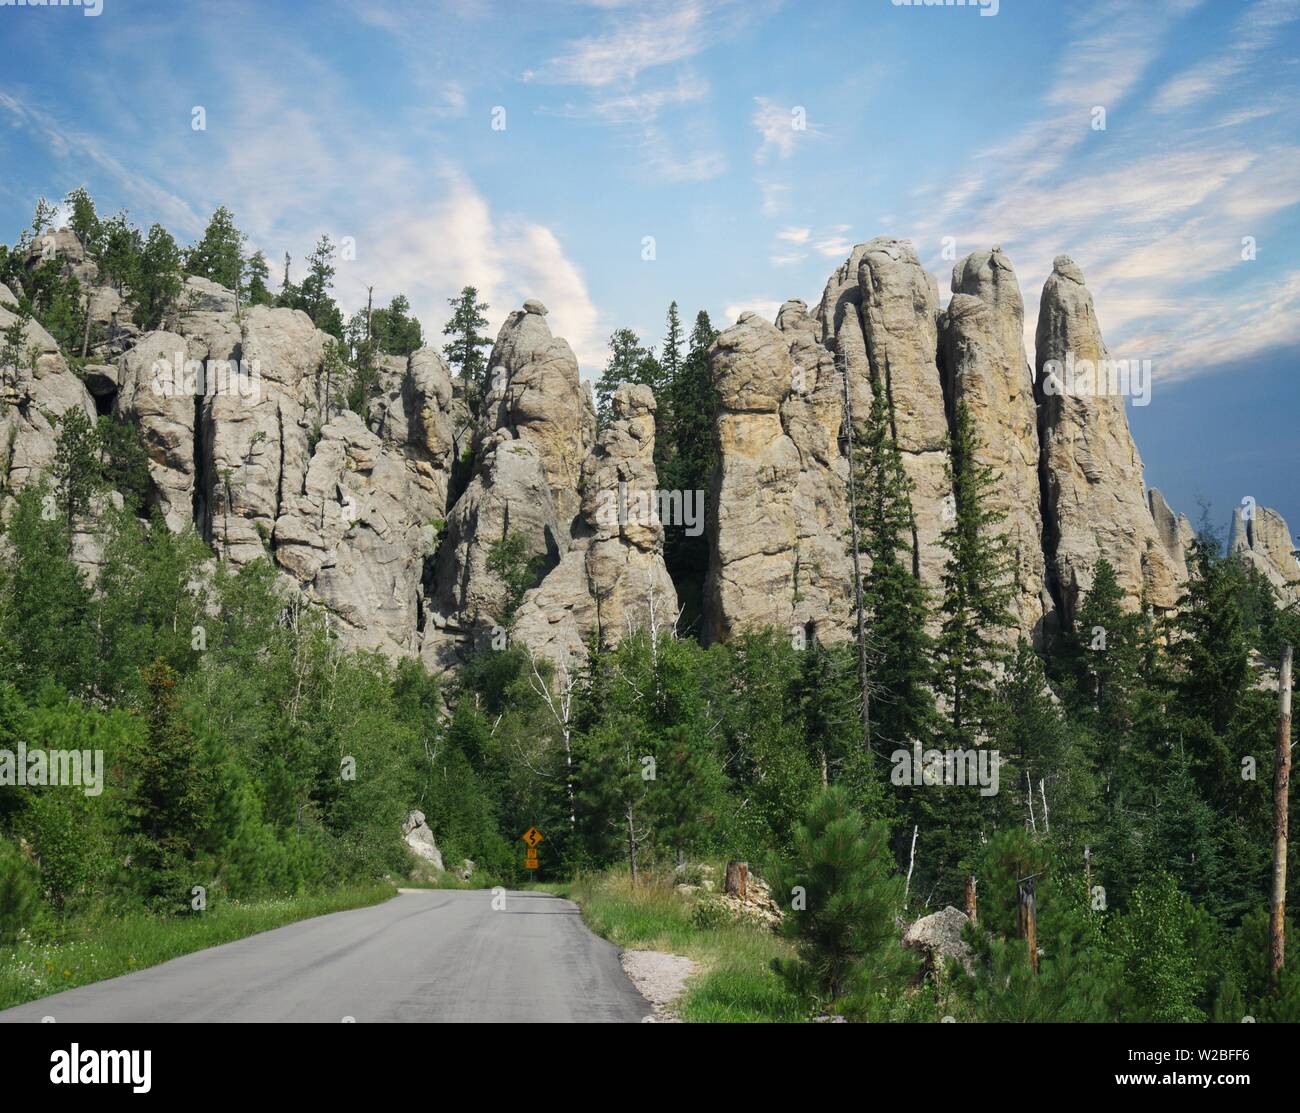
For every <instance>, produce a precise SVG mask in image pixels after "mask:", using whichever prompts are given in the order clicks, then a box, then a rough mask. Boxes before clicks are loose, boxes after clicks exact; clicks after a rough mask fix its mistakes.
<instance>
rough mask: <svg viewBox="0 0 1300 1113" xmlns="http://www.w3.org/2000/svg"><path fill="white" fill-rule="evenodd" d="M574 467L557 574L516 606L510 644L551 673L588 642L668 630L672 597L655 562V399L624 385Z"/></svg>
mask: <svg viewBox="0 0 1300 1113" xmlns="http://www.w3.org/2000/svg"><path fill="white" fill-rule="evenodd" d="M610 412H611V417H610V421H609V423H608V424H607V425H606V427H605V428H604V429H603V430H602V432H601V434H600V438H599V440H598V441H597V443H596V445H595V447H594V448H593V450H592V452H591V454H590V455H589V456H588V457H587V459H586V460H585V461H584V463H583V468H582V479H581V497H582V503H581V512H580V514H579V517H578V520H577V521H576V522H575V523H574V526H573V528H572V531H571V532H572V534H573V541H572V543H571V547H570V548H569V550H568V551H567V552H566V553H565V554H564V555H563V557H561V559H560V562H559V564H558V565H557V567H556V568H555V569H554V570H552V571H551V572H550V573H549V574H548V575H547V576H546V578H545V579H544V580H542V582H541V584H540V585H539V586H538V587H537V588H535V589H534V590H533V591H531V592H529V593H528V595H527V596H526V597H525V599H524V602H523V605H522V607H521V610H520V615H519V620H518V623H517V626H516V631H515V633H516V636H517V637H518V639H519V640H520V641H521V642H522V643H523V644H525V645H527V646H528V647H529V648H530V649H531V650H532V651H533V652H535V653H539V654H542V655H544V656H546V657H548V658H550V659H551V660H552V661H553V662H555V663H557V664H559V665H567V663H568V662H570V661H572V660H574V659H575V658H578V657H580V656H581V655H582V654H583V653H584V652H585V644H586V642H587V640H588V639H589V638H593V637H594V639H595V641H596V643H597V644H598V645H600V646H601V647H602V648H609V647H610V646H612V645H615V644H617V643H618V642H619V641H620V640H621V639H622V638H623V637H625V636H626V635H627V634H628V633H631V632H632V631H635V630H639V629H640V630H653V631H655V632H656V633H662V632H663V631H665V630H670V629H671V628H672V626H673V624H674V622H675V621H676V618H677V591H676V589H675V588H674V586H673V582H672V579H671V577H670V576H669V575H668V568H667V566H666V565H665V564H664V559H663V538H664V527H663V525H662V523H661V521H660V517H659V500H658V486H659V484H658V477H657V475H656V472H655V465H654V447H655V399H654V395H653V394H652V393H651V392H650V390H649V389H648V388H647V387H644V386H638V385H628V384H624V385H622V386H620V387H619V388H618V389H617V390H616V391H615V392H614V394H613V396H612V397H611V399H610Z"/></svg>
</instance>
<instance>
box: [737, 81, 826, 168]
mask: <svg viewBox="0 0 1300 1113" xmlns="http://www.w3.org/2000/svg"><path fill="white" fill-rule="evenodd" d="M754 103H755V104H756V105H758V108H757V109H755V111H754V115H753V116H752V117H751V118H750V120H751V123H753V125H754V127H755V128H756V129H757V130H758V134H759V136H760V137H761V138H762V142H761V143H760V144H759V147H758V150H757V151H755V152H754V161H755V162H757V163H758V164H759V165H760V166H761V165H763V164H764V163H766V162H768V161H769V159H771V158H772V157H773V156H775V157H776V158H778V159H787V158H789V157H790V156H791V155H792V154H794V149H795V145H796V144H797V143H799V142H800V141H801V140H806V139H808V138H809V137H820V136H822V135H823V134H824V132H823V130H822V129H821V127H819V126H818V125H817V124H812V123H809V122H808V117H807V110H806V109H805V108H804V107H803V106H802V105H797V104H796V105H787V104H778V103H777V102H776V101H774V100H771V99H769V98H768V97H755V98H754Z"/></svg>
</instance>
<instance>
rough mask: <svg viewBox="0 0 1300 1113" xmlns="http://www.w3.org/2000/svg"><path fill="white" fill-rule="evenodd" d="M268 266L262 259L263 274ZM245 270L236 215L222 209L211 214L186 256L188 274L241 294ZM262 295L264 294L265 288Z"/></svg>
mask: <svg viewBox="0 0 1300 1113" xmlns="http://www.w3.org/2000/svg"><path fill="white" fill-rule="evenodd" d="M265 266H266V260H265V258H263V260H262V268H263V270H265ZM244 269H245V262H244V233H243V232H241V231H240V230H239V229H238V228H236V227H235V215H234V213H232V212H231V211H230V210H229V209H228V208H226V206H225V205H222V206H221V207H220V208H219V209H217V211H216V212H215V213H213V214H212V219H211V220H209V221H208V226H207V228H205V229H204V231H203V237H202V239H200V240H199V242H198V243H196V244H195V245H194V246H193V247H191V248H190V249H189V250H188V251H186V252H185V270H186V272H187V273H188V274H192V275H195V276H196V277H198V278H206V279H209V280H210V281H212V282H215V283H217V284H218V285H219V286H224V287H225V288H226V289H227V290H231V291H238V290H241V289H242V288H243V278H244ZM262 291H263V293H264V292H265V285H263V287H262ZM254 304H256V303H254Z"/></svg>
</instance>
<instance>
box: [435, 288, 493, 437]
mask: <svg viewBox="0 0 1300 1113" xmlns="http://www.w3.org/2000/svg"><path fill="white" fill-rule="evenodd" d="M447 304H448V305H450V306H451V309H452V314H451V319H450V320H449V321H448V322H447V323H446V325H444V326H443V329H442V334H443V336H450V337H451V340H450V341H448V342H447V343H446V344H445V345H443V349H442V350H443V353H444V354H445V355H446V357H447V365H448V366H449V367H450V368H451V370H452V373H453V374H454V375H456V376H457V377H458V378H459V379H460V380H461V383H462V384H463V386H464V390H465V404H466V405H467V406H468V407H469V412H470V417H471V419H475V420H476V419H477V418H478V416H479V414H480V413H481V412H482V408H483V400H484V398H486V397H487V392H488V380H487V373H488V366H487V356H486V355H485V354H484V353H483V349H484V348H490V347H491V346H492V340H491V338H490V337H487V336H484V335H483V334H482V332H481V331H480V330H481V329H485V328H487V318H486V317H485V316H483V314H484V313H486V312H487V311H488V309H489V308H490V306H489V305H488V304H487V302H485V301H479V300H478V290H477V289H475V288H474V287H473V286H466V287H465V288H464V289H462V290H461V292H460V293H459V294H458V295H457V296H456V297H454V298H448V299H447Z"/></svg>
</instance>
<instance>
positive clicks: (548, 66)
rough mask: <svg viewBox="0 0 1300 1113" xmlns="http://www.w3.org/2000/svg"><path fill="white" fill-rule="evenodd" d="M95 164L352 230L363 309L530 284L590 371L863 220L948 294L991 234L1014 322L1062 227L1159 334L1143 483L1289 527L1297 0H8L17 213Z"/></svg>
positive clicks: (184, 217) (182, 208)
mask: <svg viewBox="0 0 1300 1113" xmlns="http://www.w3.org/2000/svg"><path fill="white" fill-rule="evenodd" d="M96 8H99V9H100V10H99V14H97V15H92V14H90V13H91V12H93V11H94V10H95V9H96ZM196 109H201V110H202V116H203V120H202V122H203V124H204V126H203V128H202V129H196V127H195V121H196ZM80 184H84V185H85V186H86V187H87V188H88V189H89V190H90V192H91V193H92V195H93V196H94V197H95V199H96V201H97V203H98V204H99V207H100V210H101V212H114V211H116V210H118V209H121V208H125V209H127V210H128V211H129V212H130V214H131V216H132V218H133V219H134V220H135V221H136V222H137V223H138V224H141V225H142V226H147V225H148V224H150V223H153V222H154V221H157V222H159V223H161V224H163V225H165V226H166V227H167V228H169V229H170V230H171V231H172V232H173V233H174V234H175V235H176V236H177V238H178V239H179V240H180V241H181V242H182V243H188V242H192V241H193V240H194V239H195V238H197V237H198V235H199V234H200V233H201V232H202V229H203V226H204V224H205V223H206V221H207V218H208V216H209V215H210V214H211V213H212V211H213V210H214V209H215V208H216V207H217V206H219V205H223V204H224V205H227V206H229V207H230V208H231V209H232V210H233V211H234V213H235V216H236V219H237V221H238V223H239V225H240V227H241V228H242V229H243V230H244V231H245V232H246V233H247V234H248V238H249V244H250V249H259V248H260V249H261V250H263V251H265V252H266V254H267V256H268V257H269V258H270V259H271V260H272V270H273V275H274V276H275V277H276V279H277V281H278V272H279V267H280V262H279V261H280V260H281V259H282V257H283V255H284V253H285V252H286V251H287V252H290V253H291V254H292V256H293V258H294V259H295V261H296V264H295V265H296V268H297V269H296V272H295V277H296V278H300V277H301V275H302V265H301V260H303V259H304V258H305V257H306V255H307V253H308V252H309V251H310V249H311V247H312V245H313V244H314V242H315V241H316V239H317V238H318V237H319V236H320V235H321V234H322V233H328V234H329V235H330V236H331V238H332V239H333V240H334V241H335V242H340V241H343V240H344V239H345V238H348V237H350V240H349V242H351V243H354V244H355V258H354V259H348V260H345V261H340V263H339V265H338V276H337V280H336V290H335V293H336V296H337V297H338V299H339V301H340V302H341V303H342V304H343V306H344V308H345V310H348V311H350V310H352V309H354V308H356V307H357V306H358V305H360V304H363V303H364V299H365V291H366V288H367V287H369V286H372V285H373V286H374V289H375V297H376V300H377V302H380V303H382V302H386V301H387V300H388V299H389V298H391V297H392V296H393V295H394V294H396V293H399V292H400V293H404V294H406V295H407V297H409V298H410V300H411V302H412V304H413V306H414V308H415V311H416V313H417V315H418V316H420V318H421V320H422V321H423V322H424V325H425V334H426V338H427V339H429V340H430V341H431V342H435V343H437V342H440V341H441V337H440V336H439V334H440V332H441V328H442V324H443V323H444V322H445V320H446V317H447V316H448V310H447V304H446V299H447V298H448V297H450V296H451V295H452V294H454V293H455V292H456V291H457V290H459V289H460V288H461V287H462V286H464V285H471V284H472V285H474V286H476V287H478V289H479V291H480V293H481V295H482V296H483V298H484V299H485V300H486V301H487V302H488V303H489V304H490V306H491V309H490V311H489V313H488V316H489V318H490V319H491V324H492V326H493V329H495V327H496V326H497V325H498V324H499V322H500V320H501V319H502V318H503V317H504V315H505V314H506V313H507V312H509V310H510V309H512V308H515V307H518V306H519V305H520V304H522V302H523V300H524V299H525V298H528V297H537V298H540V299H541V300H542V301H543V302H545V303H546V305H547V306H548V307H549V309H550V318H549V321H550V324H551V327H552V329H553V331H554V332H555V333H556V334H557V335H562V336H565V337H566V338H567V339H568V340H569V341H570V343H571V344H572V345H573V347H574V350H575V351H576V353H577V355H578V357H579V361H580V363H581V365H582V368H583V372H584V374H586V375H588V376H592V375H594V374H595V373H597V372H598V371H599V369H600V368H601V366H603V364H604V361H605V358H606V342H607V339H608V336H609V334H610V333H611V332H612V331H613V330H614V329H615V328H617V327H620V326H624V325H626V326H630V327H632V328H633V329H635V330H636V331H637V332H638V333H639V334H640V335H641V336H642V337H643V338H644V339H645V340H646V341H647V342H650V343H658V342H659V340H660V337H661V334H662V331H663V321H664V314H665V310H666V308H667V306H668V303H669V302H670V301H673V300H676V301H677V302H678V304H679V306H680V307H681V310H682V313H683V317H684V318H686V319H687V321H688V322H689V320H690V319H691V318H693V317H694V314H695V312H696V311H697V310H699V309H705V310H707V311H708V312H709V314H710V315H711V316H712V318H713V321H714V323H715V325H718V326H719V327H721V326H724V325H726V324H729V323H731V322H732V321H734V319H735V317H736V316H737V314H738V313H740V312H741V311H743V310H744V309H753V310H756V311H758V312H760V313H762V314H764V315H765V316H767V317H768V318H769V319H770V318H771V317H772V316H773V314H774V313H775V311H776V308H777V307H778V306H779V305H780V303H781V302H782V301H784V300H785V299H786V298H790V297H801V298H804V299H805V300H806V301H808V303H809V304H810V305H812V304H815V303H816V301H817V300H818V299H819V298H820V296H821V292H822V289H823V287H824V285H825V282H826V279H827V277H828V276H829V274H830V273H831V271H832V270H834V268H835V267H836V266H838V265H839V263H841V262H842V261H843V259H844V258H845V257H846V256H847V254H848V252H849V250H850V248H851V246H852V245H853V244H854V243H859V242H862V241H864V240H867V239H870V238H871V237H873V236H876V235H894V236H899V237H902V238H906V239H910V240H911V241H912V242H913V243H914V244H915V246H916V249H917V252H918V254H919V255H920V257H921V260H922V262H923V263H924V264H925V266H926V267H927V268H928V269H929V270H930V271H931V272H933V273H934V274H935V275H936V276H937V278H938V280H939V288H940V295H941V300H942V301H946V299H947V297H948V292H949V279H950V274H951V268H952V261H953V260H952V257H953V255H954V253H955V255H956V256H957V257H958V258H959V257H961V256H962V255H965V254H966V253H968V252H970V251H974V250H979V249H985V248H988V247H991V246H993V245H995V244H997V245H1000V246H1001V247H1002V249H1003V250H1004V251H1005V252H1006V253H1007V255H1008V256H1009V257H1010V258H1011V260H1012V261H1013V263H1014V264H1015V266H1016V271H1017V275H1018V277H1019V280H1020V284H1021V289H1022V292H1023V294H1024V299H1025V305H1026V318H1027V320H1026V335H1027V338H1028V341H1029V344H1030V348H1029V351H1030V357H1031V358H1032V337H1033V328H1034V321H1035V318H1036V314H1037V307H1038V298H1039V293H1040V291H1041V288H1042V283H1043V281H1044V279H1045V278H1046V276H1047V275H1048V274H1049V273H1050V271H1051V265H1052V259H1053V257H1054V256H1055V255H1057V254H1062V253H1065V254H1069V255H1070V256H1071V257H1072V258H1073V259H1074V260H1075V261H1076V262H1077V263H1078V264H1079V265H1080V266H1081V267H1082V269H1083V271H1084V275H1085V277H1086V279H1087V281H1088V285H1089V288H1090V289H1091V290H1092V292H1093V295H1094V298H1095V301H1096V307H1097V314H1098V319H1099V321H1100V323H1101V326H1102V330H1103V332H1104V334H1105V337H1106V341H1107V344H1108V346H1109V348H1110V350H1111V353H1112V355H1113V356H1115V357H1116V358H1125V359H1143V360H1150V361H1151V367H1152V369H1153V379H1154V382H1153V386H1152V393H1151V399H1150V404H1149V405H1147V406H1145V407H1132V408H1131V409H1130V419H1131V422H1132V425H1133V428H1134V433H1135V436H1136V438H1137V442H1138V447H1139V449H1140V451H1141V453H1142V455H1143V458H1144V460H1145V462H1146V465H1147V481H1148V483H1149V484H1150V485H1152V486H1156V487H1159V488H1160V489H1161V490H1162V491H1163V492H1164V493H1165V495H1166V497H1167V498H1168V499H1169V501H1170V502H1171V503H1172V504H1173V505H1174V507H1175V509H1177V510H1180V511H1182V512H1184V513H1186V514H1187V515H1188V516H1189V517H1190V518H1191V519H1192V520H1193V522H1196V521H1197V520H1198V519H1199V518H1200V517H1201V513H1202V512H1201V509H1200V507H1201V505H1202V504H1208V505H1209V507H1210V508H1211V510H1210V514H1211V517H1210V521H1211V522H1212V523H1213V524H1214V525H1216V526H1220V527H1221V526H1222V524H1223V523H1225V522H1226V520H1227V517H1228V514H1229V512H1230V510H1231V507H1232V506H1233V505H1236V504H1238V503H1239V502H1240V501H1241V500H1242V499H1243V498H1246V497H1250V498H1254V499H1255V500H1256V501H1257V502H1258V503H1259V504H1260V505H1265V506H1273V507H1276V508H1277V509H1279V510H1280V511H1281V512H1282V513H1283V514H1284V515H1285V516H1286V517H1287V518H1288V520H1289V522H1290V523H1291V525H1292V527H1293V529H1294V530H1300V484H1298V483H1297V479H1298V478H1300V382H1298V379H1300V365H1298V361H1297V356H1300V0H1091V2H1088V3H1073V2H1049V0H996V2H993V0H989V2H988V3H986V4H985V5H984V6H983V7H981V6H979V5H977V4H972V5H971V6H923V5H922V4H921V3H919V2H918V3H915V4H904V3H898V2H896V0H845V2H835V0H821V2H818V3H815V4H810V3H806V2H800V0H785V2H782V0H662V2H655V0H557V2H551V3H544V2H533V3H524V2H523V0H499V2H489V0H484V2H476V0H441V2H439V0H390V2H387V3H385V2H383V0H314V2H309V0H258V2H256V3H249V2H245V0H222V2H221V3H219V4H217V3H198V2H193V0H94V3H93V5H92V4H87V5H86V6H85V7H78V6H68V7H27V6H15V4H14V3H12V2H11V3H5V2H3V0H0V240H4V241H6V242H12V241H13V240H14V239H16V238H17V236H18V234H19V232H20V231H21V230H22V228H23V227H24V226H26V225H27V223H28V222H29V221H30V218H31V212H32V209H33V207H34V204H35V200H36V198H37V197H38V196H40V195H42V194H44V195H45V196H47V197H50V198H58V197H62V196H63V195H65V194H66V193H67V192H68V191H69V190H70V189H72V188H74V187H75V186H77V185H80Z"/></svg>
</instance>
